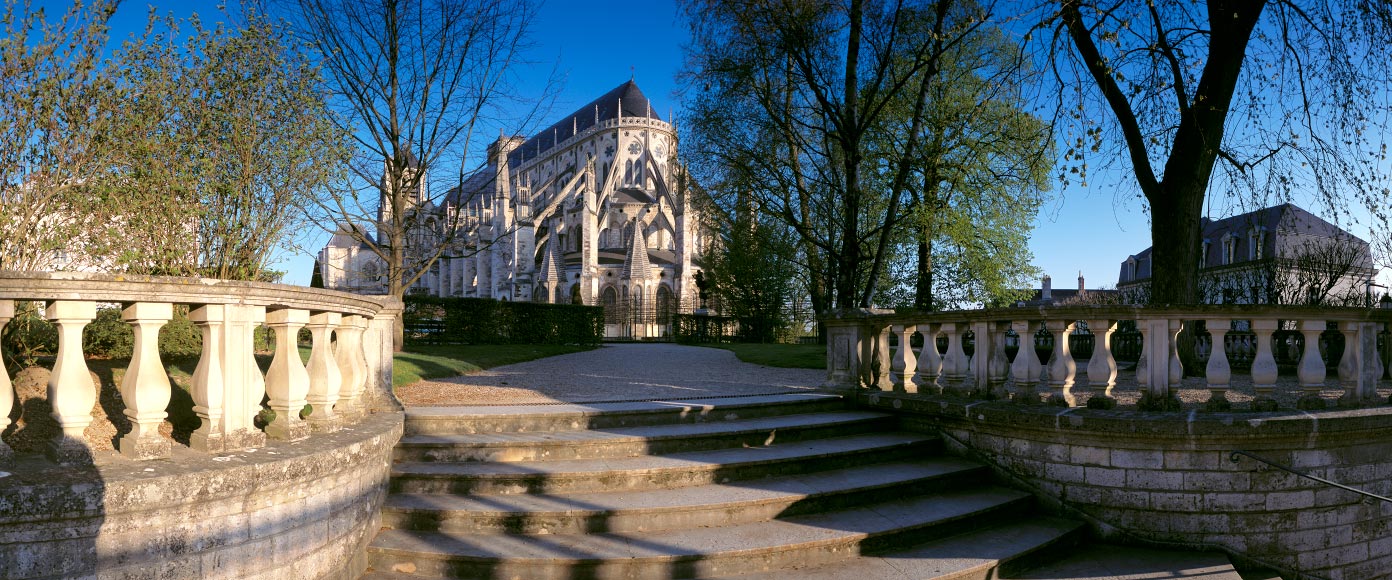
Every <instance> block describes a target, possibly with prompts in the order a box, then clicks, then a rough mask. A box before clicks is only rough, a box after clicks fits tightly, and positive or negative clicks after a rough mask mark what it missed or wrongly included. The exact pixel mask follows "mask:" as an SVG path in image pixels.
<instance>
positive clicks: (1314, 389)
mask: <svg viewBox="0 0 1392 580" xmlns="http://www.w3.org/2000/svg"><path fill="white" fill-rule="evenodd" d="M1389 320H1392V311H1387V310H1378V309H1366V308H1313V307H1297V306H1247V305H1224V306H1195V307H1184V308H1177V307H1137V306H1063V307H1044V308H1005V309H985V310H969V311H954V312H937V313H922V314H893V313H890V312H888V311H882V310H861V311H855V312H849V313H843V314H842V315H839V316H834V317H831V318H828V319H826V320H825V323H826V325H827V383H826V386H827V387H829V388H837V389H858V388H865V389H871V390H879V391H898V392H906V393H934V394H964V393H967V392H969V391H970V392H974V394H975V396H978V397H980V398H985V399H995V398H1004V397H1006V396H1010V397H1011V398H1013V399H1014V400H1018V401H1020V402H1026V403H1034V402H1039V398H1038V393H1039V392H1047V393H1048V394H1049V399H1050V400H1051V401H1052V402H1054V403H1055V404H1060V405H1068V406H1072V405H1077V404H1078V401H1079V399H1078V397H1077V396H1076V395H1077V392H1075V390H1077V389H1086V390H1087V391H1088V393H1089V394H1090V395H1091V396H1092V397H1099V396H1100V397H1102V398H1104V399H1106V398H1111V397H1112V395H1113V393H1114V390H1115V389H1117V388H1118V377H1119V373H1118V364H1117V360H1116V357H1115V356H1114V352H1113V346H1114V342H1113V338H1114V336H1115V333H1116V331H1117V328H1118V325H1119V323H1121V322H1122V321H1131V324H1134V326H1135V328H1136V330H1137V331H1139V334H1140V345H1139V356H1138V359H1137V360H1136V361H1135V364H1134V374H1132V373H1131V372H1128V373H1127V375H1128V376H1131V377H1133V379H1132V380H1133V381H1134V384H1130V385H1123V386H1124V387H1127V388H1131V387H1134V388H1137V389H1139V390H1140V391H1141V393H1142V395H1143V398H1146V399H1151V400H1167V399H1170V398H1171V397H1172V396H1173V394H1174V392H1175V390H1176V389H1177V388H1178V387H1179V386H1180V384H1181V379H1182V377H1183V375H1184V368H1183V363H1182V362H1181V356H1180V350H1179V347H1180V340H1179V336H1180V333H1181V331H1182V330H1184V329H1185V328H1190V329H1191V330H1199V329H1203V331H1202V332H1199V333H1197V334H1201V335H1202V336H1201V337H1200V338H1199V339H1198V340H1197V341H1196V342H1197V343H1198V344H1199V346H1200V348H1199V349H1197V350H1201V351H1202V353H1201V354H1205V355H1206V358H1207V360H1206V362H1205V363H1203V364H1204V365H1205V366H1204V372H1203V373H1202V374H1203V375H1205V377H1206V378H1205V379H1203V380H1205V381H1206V387H1207V389H1208V390H1209V391H1210V393H1211V395H1210V399H1209V401H1208V403H1207V404H1206V405H1207V406H1208V407H1210V408H1216V409H1225V408H1227V405H1228V392H1229V389H1230V384H1231V379H1232V377H1233V372H1234V368H1233V365H1232V364H1231V363H1230V362H1229V358H1230V351H1231V353H1232V355H1233V356H1239V357H1241V358H1242V359H1243V360H1244V366H1245V361H1247V360H1250V370H1249V371H1247V372H1249V373H1250V376H1249V378H1250V384H1251V388H1252V390H1253V391H1254V392H1255V400H1254V402H1253V408H1254V409H1263V408H1271V407H1272V406H1273V405H1274V404H1275V400H1274V398H1273V397H1274V395H1275V391H1276V389H1277V386H1278V380H1277V376H1278V372H1277V371H1278V365H1277V357H1276V356H1275V355H1274V353H1275V352H1276V351H1277V349H1278V348H1279V349H1283V350H1285V349H1289V348H1291V345H1303V346H1299V348H1300V349H1301V350H1300V352H1299V356H1298V359H1297V361H1298V362H1296V364H1295V375H1296V379H1297V383H1296V384H1297V385H1298V387H1297V388H1298V389H1299V390H1300V391H1301V393H1302V394H1303V395H1304V396H1305V397H1306V398H1309V397H1317V396H1319V394H1320V393H1321V392H1322V391H1323V390H1324V389H1325V388H1326V377H1327V375H1329V374H1331V373H1330V372H1329V371H1330V370H1331V367H1332V368H1333V370H1335V371H1336V373H1337V376H1338V384H1339V386H1340V388H1342V389H1343V391H1344V393H1343V397H1342V399H1341V403H1342V404H1347V405H1352V406H1358V405H1364V404H1370V403H1374V402H1381V401H1380V399H1381V397H1379V394H1378V393H1377V387H1378V384H1379V380H1380V378H1381V377H1382V376H1383V375H1384V370H1385V367H1384V365H1385V363H1384V358H1385V356H1386V353H1385V349H1383V350H1382V351H1380V350H1379V346H1378V337H1379V335H1380V334H1386V329H1387V325H1388V321H1389ZM1196 323H1202V324H1201V325H1198V324H1196ZM1233 328H1241V329H1242V331H1241V332H1240V333H1239V332H1237V331H1233V330H1232V329H1233ZM1040 329H1044V330H1046V331H1047V332H1048V333H1049V334H1051V335H1052V336H1053V337H1054V339H1053V340H1052V341H1050V342H1051V343H1052V346H1051V347H1049V351H1048V356H1047V357H1044V358H1043V360H1042V362H1041V360H1040V359H1037V358H1036V357H1031V356H1021V355H1024V354H1026V353H1028V352H1029V350H1030V349H1028V348H1023V347H1022V348H1020V349H1019V350H1018V352H1017V354H1016V356H1015V357H1014V360H1013V361H1012V360H1010V359H1009V358H1008V357H1007V352H1006V351H1007V349H1008V347H1009V346H1010V345H1012V344H1020V345H1033V344H1034V341H1033V340H1021V338H1022V337H1031V338H1032V337H1034V336H1035V335H1036V333H1038V332H1039V331H1040ZM1084 329H1086V330H1085V332H1087V333H1088V334H1090V335H1091V339H1092V340H1091V348H1090V349H1089V350H1090V351H1091V353H1090V355H1089V356H1088V357H1087V361H1086V363H1085V366H1083V369H1084V371H1085V373H1083V376H1079V375H1080V373H1079V372H1078V371H1079V361H1077V360H1075V359H1074V356H1073V355H1072V353H1071V352H1070V342H1072V341H1070V340H1060V339H1059V338H1060V337H1069V336H1072V335H1074V334H1076V333H1079V332H1084ZM1297 331H1298V333H1299V336H1298V337H1296V336H1295V332H1297ZM1229 333H1232V334H1233V335H1234V336H1233V337H1231V338H1232V339H1236V338H1238V336H1237V335H1238V334H1241V335H1242V339H1241V340H1231V339H1230V337H1228V335H1229ZM1278 333H1285V334H1284V335H1283V336H1282V337H1280V338H1278V337H1277V334H1278ZM915 334H918V335H920V336H921V337H923V340H922V342H921V344H925V345H936V346H938V348H920V349H918V350H915V348H913V346H912V345H913V344H914V343H915V342H916V341H915V340H913V338H914V335H915ZM968 334H970V337H971V342H972V353H971V355H970V356H968V353H967V351H966V348H964V346H965V345H966V343H967V341H968V339H967V337H968ZM1331 334H1336V335H1338V336H1342V339H1341V340H1342V345H1343V349H1342V355H1341V356H1340V358H1339V359H1338V360H1337V361H1336V362H1329V363H1326V361H1325V356H1323V354H1322V352H1321V346H1324V348H1325V349H1326V350H1328V349H1331V348H1332V347H1331V345H1330V344H1329V343H1330V342H1331V341H1330V340H1329V338H1328V337H1329V336H1330V335H1331ZM1215 346H1217V348H1215ZM939 349H941V352H939ZM1253 349H1254V351H1255V352H1254V353H1253V352H1250V351H1251V350H1253ZM1191 360H1193V359H1191ZM1199 360H1202V359H1199ZM1191 374H1195V373H1191ZM1084 377H1085V378H1084ZM1286 382H1287V383H1289V381H1286ZM1007 386H1008V387H1009V389H1008V390H1007ZM1101 406H1103V407H1106V406H1107V405H1105V404H1104V405H1101Z"/></svg>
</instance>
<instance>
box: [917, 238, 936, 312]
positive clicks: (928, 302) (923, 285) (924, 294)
mask: <svg viewBox="0 0 1392 580" xmlns="http://www.w3.org/2000/svg"><path fill="white" fill-rule="evenodd" d="M921 235H922V236H923V237H921V238H919V240H918V280H917V282H918V286H917V287H916V288H915V289H914V308H917V309H919V310H923V311H929V310H933V241H932V240H931V239H929V237H928V232H927V231H924V232H923V233H922V234H921Z"/></svg>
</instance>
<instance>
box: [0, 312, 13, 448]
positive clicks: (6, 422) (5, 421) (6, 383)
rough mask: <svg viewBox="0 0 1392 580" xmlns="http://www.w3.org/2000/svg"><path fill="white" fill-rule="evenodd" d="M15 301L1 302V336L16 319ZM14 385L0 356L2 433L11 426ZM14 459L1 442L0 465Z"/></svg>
mask: <svg viewBox="0 0 1392 580" xmlns="http://www.w3.org/2000/svg"><path fill="white" fill-rule="evenodd" d="M14 312H15V306H14V301H13V300H0V336H4V334H5V324H7V323H9V321H10V319H11V318H14ZM14 401H15V394H14V385H11V384H10V371H9V370H7V369H6V368H5V358H4V357H3V356H0V433H4V432H5V429H6V428H8V427H9V426H10V411H11V410H13V409H14ZM12 459H14V450H13V449H10V446H9V445H6V444H5V442H4V441H0V465H5V464H7V463H9V462H10V460H12Z"/></svg>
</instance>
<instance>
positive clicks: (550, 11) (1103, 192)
mask: <svg viewBox="0 0 1392 580" xmlns="http://www.w3.org/2000/svg"><path fill="white" fill-rule="evenodd" d="M233 1H235V0H233ZM44 4H50V5H54V4H56V5H58V6H59V7H60V9H61V6H64V5H66V3H65V2H45V3H44ZM217 4H218V2H216V1H212V0H197V1H180V2H156V3H154V5H155V6H156V7H157V8H158V9H159V10H160V11H161V12H167V11H172V12H174V13H175V14H176V15H179V16H185V15H187V14H189V13H190V12H194V11H197V12H198V13H199V14H200V15H202V16H203V19H204V20H205V22H208V23H211V22H214V21H216V20H220V19H221V16H220V14H219V13H218V10H217ZM147 9H148V8H147V4H146V3H140V2H127V3H126V4H125V5H123V6H122V8H121V9H120V11H119V12H118V13H117V16H116V20H115V22H114V29H115V30H114V31H113V32H114V34H113V36H115V37H117V38H124V37H125V36H126V35H127V34H130V33H132V32H139V31H141V30H143V27H144V21H145V14H146V11H147ZM533 24H534V27H533V30H532V34H531V37H532V41H533V43H534V45H535V47H534V48H533V49H532V50H531V52H530V54H529V55H528V60H529V61H530V62H529V64H527V65H526V66H525V67H523V68H522V69H520V70H519V71H518V75H519V90H520V91H521V92H522V93H524V94H522V95H519V96H520V97H524V98H525V97H528V96H529V95H528V94H526V93H534V94H540V93H541V92H542V91H543V89H544V88H545V86H546V83H547V79H548V78H550V77H551V76H552V75H553V73H555V75H556V76H557V77H558V78H559V79H560V80H561V81H562V84H561V86H560V87H559V91H558V93H557V94H556V101H555V104H554V106H553V107H552V109H551V112H550V114H548V115H545V116H544V117H543V118H542V119H540V120H539V122H538V123H536V125H538V126H542V127H544V126H546V125H549V124H550V123H551V122H553V121H554V120H555V119H557V118H560V117H562V116H564V115H565V114H567V113H569V112H570V111H573V110H574V109H575V108H577V107H579V106H581V105H584V104H585V103H587V102H589V101H591V100H593V99H594V98H595V97H598V96H599V95H601V94H603V93H604V92H606V91H608V90H609V89H612V88H614V87H615V86H617V85H619V84H620V83H623V82H624V81H627V80H628V79H629V78H630V77H633V78H635V79H636V81H637V82H638V85H639V86H640V87H641V88H642V89H643V91H644V93H646V94H647V96H648V98H649V99H650V100H652V101H653V103H654V106H655V107H656V108H657V111H658V112H659V113H660V114H661V115H662V116H663V117H664V118H666V117H667V116H668V113H669V111H679V110H680V109H681V105H682V103H681V99H680V95H679V94H678V84H677V80H676V75H677V73H678V71H679V70H680V68H681V65H682V58H683V56H682V47H683V44H684V43H685V42H686V39H687V38H688V33H687V30H686V29H685V27H684V26H683V25H682V23H681V22H680V19H679V17H678V14H677V9H676V6H675V5H674V4H673V3H671V2H668V1H665V0H653V1H646V2H643V1H630V0H598V1H578V0H552V1H550V2H548V3H546V4H543V5H542V6H541V7H540V9H539V11H538V13H537V17H536V20H535V21H534V23H533ZM1125 165H1126V164H1125V163H1116V164H1112V168H1111V169H1104V170H1102V171H1100V172H1097V173H1095V174H1094V175H1093V176H1091V177H1090V179H1089V182H1088V183H1089V185H1088V187H1081V186H1079V185H1077V184H1073V185H1070V186H1068V187H1067V188H1066V189H1059V187H1058V186H1057V184H1056V187H1055V190H1054V191H1053V192H1051V193H1052V199H1051V201H1050V202H1049V203H1048V204H1046V206H1045V207H1044V208H1043V211H1041V212H1040V215H1039V218H1038V220H1037V221H1036V224H1035V229H1034V231H1033V232H1032V235H1031V241H1030V248H1031V250H1032V251H1033V253H1034V265H1036V266H1037V267H1039V268H1040V269H1041V270H1042V271H1043V273H1046V274H1049V275H1050V276H1052V277H1053V279H1054V281H1055V282H1054V285H1055V286H1056V287H1073V286H1074V285H1075V284H1076V277H1077V275H1078V273H1079V272H1080V271H1081V272H1082V274H1083V275H1084V276H1085V277H1086V280H1087V286H1088V287H1089V288H1097V287H1111V286H1114V285H1115V284H1116V277H1117V273H1118V270H1119V267H1120V263H1121V262H1122V261H1123V260H1125V259H1126V257H1127V256H1128V255H1130V254H1133V253H1136V252H1138V251H1140V250H1142V249H1144V248H1145V247H1147V246H1149V245H1150V225H1149V222H1148V220H1147V218H1146V214H1145V211H1144V204H1143V202H1142V201H1141V200H1139V199H1136V198H1135V196H1134V192H1135V188H1134V187H1125V186H1124V184H1127V183H1129V182H1128V181H1127V180H1129V179H1131V177H1130V175H1129V171H1128V170H1127V169H1126V168H1125V167H1124V166H1125ZM1118 192H1120V195H1119V194H1118ZM1307 209H1310V210H1312V211H1316V210H1317V208H1314V207H1308V208H1307ZM1210 210H1211V213H1212V215H1213V216H1214V217H1220V218H1221V217H1226V216H1228V215H1232V214H1233V213H1235V212H1234V211H1233V210H1232V209H1230V208H1228V207H1227V205H1226V204H1225V203H1224V202H1223V201H1222V200H1217V199H1215V200H1212V203H1211V204H1210ZM1354 233H1355V234H1358V235H1360V236H1361V237H1364V238H1366V237H1367V231H1366V226H1365V227H1364V228H1362V229H1361V230H1360V229H1356V228H1355V229H1354ZM324 238H327V234H325V235H323V236H320V237H319V239H316V240H313V241H312V242H309V243H307V245H308V247H311V248H317V247H319V246H321V245H322V243H323V239H324ZM312 265H313V256H312V255H309V254H303V255H291V256H285V257H284V258H283V260H282V262H281V263H280V264H278V265H277V266H276V268H277V269H281V270H285V271H286V272H287V275H286V278H285V281H286V282H287V283H291V284H308V283H309V276H310V271H311V269H312ZM1387 278H1388V276H1387V275H1386V274H1385V275H1384V276H1383V279H1384V280H1386V279H1387ZM1384 283H1386V281H1384Z"/></svg>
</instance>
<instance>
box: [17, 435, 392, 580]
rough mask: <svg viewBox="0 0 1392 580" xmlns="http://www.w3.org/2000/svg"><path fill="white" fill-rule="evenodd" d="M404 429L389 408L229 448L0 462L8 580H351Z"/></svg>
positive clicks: (371, 530)
mask: <svg viewBox="0 0 1392 580" xmlns="http://www.w3.org/2000/svg"><path fill="white" fill-rule="evenodd" d="M401 430H402V414H401V413H397V412H386V413H377V414H373V415H369V416H367V417H365V418H363V420H361V421H360V422H357V423H354V424H350V425H348V426H346V427H345V428H344V429H342V430H341V431H338V432H336V433H331V434H323V435H316V436H315V437H313V438H310V439H307V440H302V441H297V442H288V443H287V442H283V441H273V442H271V443H269V444H267V445H266V446H265V447H261V448H257V449H248V450H243V451H239V452H234V453H225V454H216V455H208V454H204V453H199V452H196V451H192V450H189V449H187V448H183V447H181V446H175V452H174V457H172V458H171V459H169V460H154V461H142V462H135V461H129V460H126V459H123V458H121V457H118V456H116V455H115V454H99V455H98V456H97V457H96V465H95V466H87V467H81V466H54V465H53V464H52V463H49V462H48V461H46V460H44V459H42V458H41V457H39V456H37V455H34V456H25V455H21V456H19V457H18V458H17V459H16V461H15V462H14V463H13V464H11V465H9V466H5V467H3V468H0V469H3V471H4V472H8V475H6V476H5V477H0V578H45V577H82V576H86V577H92V576H96V577H101V578H189V577H202V578H345V579H346V578H356V577H357V576H358V575H359V574H361V573H362V571H363V569H364V568H365V566H366V561H365V557H364V549H365V547H366V544H367V542H368V541H370V540H371V539H372V536H373V534H375V533H376V530H377V522H378V517H379V516H378V509H379V507H380V506H381V503H382V500H383V498H384V497H385V496H386V490H387V479H388V475H389V469H390V463H391V452H392V447H393V446H394V445H395V444H396V442H397V440H398V439H400V437H401Z"/></svg>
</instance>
